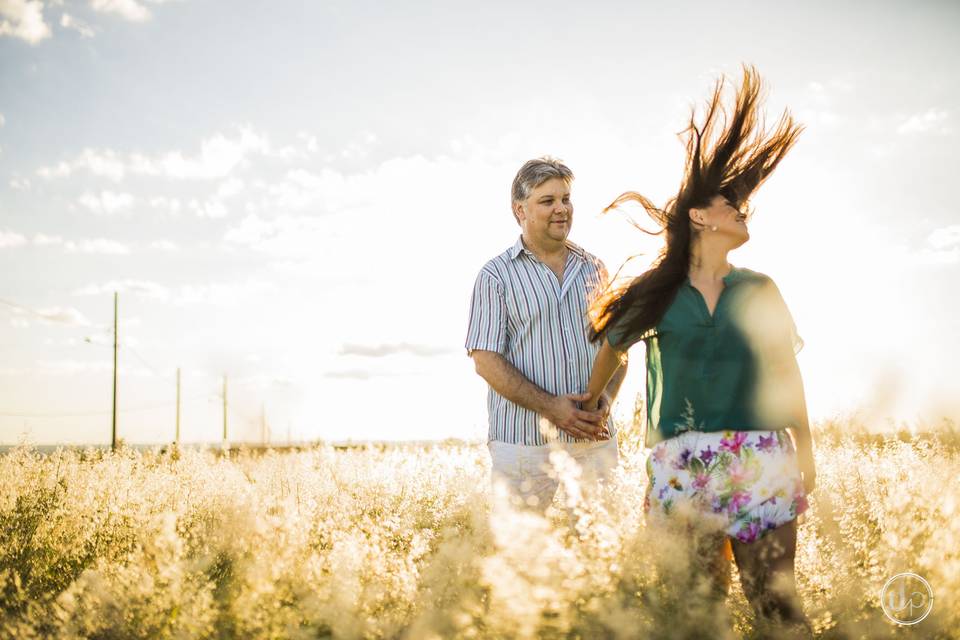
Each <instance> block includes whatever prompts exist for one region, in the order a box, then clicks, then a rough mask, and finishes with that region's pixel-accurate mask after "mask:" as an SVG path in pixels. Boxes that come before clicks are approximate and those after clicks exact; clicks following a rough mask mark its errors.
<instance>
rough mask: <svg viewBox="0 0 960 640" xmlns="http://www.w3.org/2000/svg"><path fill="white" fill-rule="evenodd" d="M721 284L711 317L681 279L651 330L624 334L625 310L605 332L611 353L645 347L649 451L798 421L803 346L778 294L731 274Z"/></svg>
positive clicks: (755, 276)
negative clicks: (707, 434)
mask: <svg viewBox="0 0 960 640" xmlns="http://www.w3.org/2000/svg"><path fill="white" fill-rule="evenodd" d="M723 283H724V288H723V290H722V291H721V293H720V298H719V300H718V301H717V305H716V308H715V309H714V312H713V315H712V316H711V315H710V312H709V311H708V310H707V305H706V302H705V301H704V299H703V295H702V294H701V293H700V291H699V290H697V289H696V288H695V287H694V286H693V285H692V284H691V282H690V278H689V277H688V278H687V279H686V281H685V282H684V283H683V284H682V285H681V286H680V288H679V290H678V291H677V294H676V297H675V298H674V300H673V302H672V303H671V304H670V306H669V307H668V308H667V311H666V313H665V314H664V316H663V318H662V319H661V320H660V322H659V323H658V324H657V326H656V329H655V330H654V331H650V332H647V334H645V335H643V336H639V335H629V334H630V333H631V330H630V327H629V324H630V318H631V315H632V314H631V312H630V311H628V312H627V313H626V314H624V316H623V317H621V318H620V319H619V320H618V321H617V322H616V323H614V324H613V325H612V326H611V327H610V328H609V330H608V331H607V334H606V335H607V340H608V341H609V342H610V346H611V347H613V348H614V349H615V350H617V351H626V350H627V349H628V348H629V347H630V346H631V345H633V344H634V343H636V342H637V341H639V340H641V339H642V340H643V341H644V343H645V344H646V350H647V353H646V365H647V366H646V370H647V390H646V396H647V406H646V414H647V436H646V446H648V447H650V446H653V445H654V444H656V443H657V442H660V441H661V440H665V439H667V438H671V437H673V436H675V435H677V434H679V433H680V432H682V431H686V430H690V429H693V430H697V431H723V430H727V429H732V430H748V431H753V430H766V429H783V428H785V427H789V426H792V425H793V424H795V422H796V420H797V417H798V406H797V403H798V402H800V403H802V402H803V398H802V383H801V384H800V385H796V384H793V382H795V381H796V380H795V378H797V377H798V376H799V371H798V370H797V368H796V366H795V354H796V353H797V352H799V351H800V348H801V347H802V346H803V341H802V340H801V339H800V337H799V336H798V335H797V330H796V326H795V325H794V322H793V318H792V316H791V315H790V311H789V310H788V309H787V305H786V303H785V302H784V301H783V297H782V296H781V295H780V291H779V289H777V286H776V284H774V282H773V280H772V279H770V278H769V277H768V276H766V275H764V274H762V273H759V272H756V271H751V270H750V269H742V268H737V267H734V268H733V269H731V271H730V272H729V273H728V274H727V275H726V276H724V277H723ZM798 394H799V395H800V397H799V398H798V397H797V395H798Z"/></svg>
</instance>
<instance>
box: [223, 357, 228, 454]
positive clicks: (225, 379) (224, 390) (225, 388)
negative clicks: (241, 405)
mask: <svg viewBox="0 0 960 640" xmlns="http://www.w3.org/2000/svg"><path fill="white" fill-rule="evenodd" d="M223 448H224V450H226V448H227V374H223Z"/></svg>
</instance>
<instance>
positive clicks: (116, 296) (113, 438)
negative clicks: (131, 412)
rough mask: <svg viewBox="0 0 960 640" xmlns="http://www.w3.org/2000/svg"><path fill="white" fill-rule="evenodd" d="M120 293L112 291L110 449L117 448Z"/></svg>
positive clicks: (114, 449)
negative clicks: (118, 313)
mask: <svg viewBox="0 0 960 640" xmlns="http://www.w3.org/2000/svg"><path fill="white" fill-rule="evenodd" d="M119 297H120V294H119V293H117V292H116V291H114V292H113V429H112V430H111V433H110V450H111V451H116V450H117V308H118V305H119V302H118V299H119Z"/></svg>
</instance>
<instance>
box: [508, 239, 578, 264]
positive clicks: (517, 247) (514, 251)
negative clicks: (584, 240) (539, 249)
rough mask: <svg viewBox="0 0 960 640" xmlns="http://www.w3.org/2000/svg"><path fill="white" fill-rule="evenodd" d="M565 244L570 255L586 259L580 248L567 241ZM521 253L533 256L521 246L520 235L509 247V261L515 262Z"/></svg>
mask: <svg viewBox="0 0 960 640" xmlns="http://www.w3.org/2000/svg"><path fill="white" fill-rule="evenodd" d="M565 244H566V245H567V249H569V250H570V253H572V254H573V255H575V256H577V257H578V258H580V259H581V260H583V259H585V258H586V252H584V250H583V248H582V247H580V246H579V245H576V244H574V243H572V242H570V241H569V240H567V241H566V242H565ZM521 253H528V254H530V255H533V252H532V251H530V249H527V247H526V246H525V245H524V244H523V236H522V235H521V236H520V237H519V238H517V241H516V242H515V243H514V245H513V246H512V247H510V259H511V260H516V259H517V256H519V255H520V254H521Z"/></svg>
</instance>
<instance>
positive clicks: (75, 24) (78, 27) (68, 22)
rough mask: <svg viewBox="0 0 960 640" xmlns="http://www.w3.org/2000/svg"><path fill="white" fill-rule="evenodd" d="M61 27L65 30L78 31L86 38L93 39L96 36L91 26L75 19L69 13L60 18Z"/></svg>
mask: <svg viewBox="0 0 960 640" xmlns="http://www.w3.org/2000/svg"><path fill="white" fill-rule="evenodd" d="M60 26H61V27H63V28H64V29H71V30H73V31H76V32H77V33H79V34H80V35H81V36H83V37H84V38H92V37H93V36H94V35H96V34H95V33H94V31H93V28H92V27H91V26H90V25H88V24H87V23H86V22H83V21H82V20H78V19H77V18H74V17H73V16H71V15H70V14H69V13H64V14H63V15H61V16H60Z"/></svg>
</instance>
